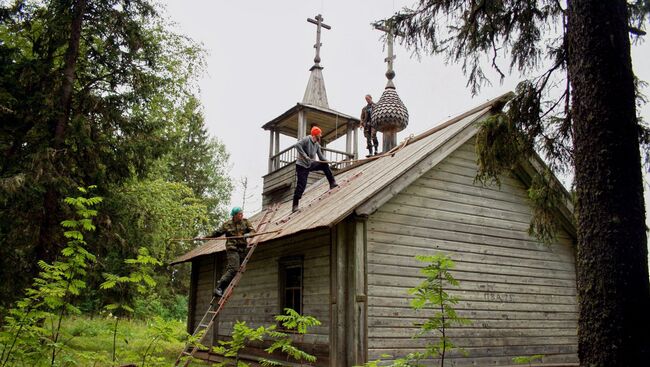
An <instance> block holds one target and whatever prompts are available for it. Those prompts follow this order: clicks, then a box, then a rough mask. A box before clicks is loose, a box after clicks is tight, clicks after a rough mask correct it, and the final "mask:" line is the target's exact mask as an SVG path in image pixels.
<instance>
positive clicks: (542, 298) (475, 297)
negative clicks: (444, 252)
mask: <svg viewBox="0 0 650 367" xmlns="http://www.w3.org/2000/svg"><path fill="white" fill-rule="evenodd" d="M406 290H407V289H406V288H386V289H383V290H381V291H378V292H375V293H371V294H372V295H373V297H374V298H373V300H375V301H376V303H372V304H373V305H377V306H381V305H384V304H389V303H391V301H392V300H394V299H404V297H405V296H406V295H407V292H406ZM447 293H448V294H450V295H452V296H456V297H458V298H460V300H461V301H465V302H469V301H486V302H496V303H530V304H535V303H544V304H545V305H576V297H575V296H560V295H538V294H531V293H513V292H510V291H507V292H485V291H466V290H447ZM410 298H411V297H408V299H410ZM383 302H385V303H383ZM542 309H543V308H542Z"/></svg>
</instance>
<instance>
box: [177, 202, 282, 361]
mask: <svg viewBox="0 0 650 367" xmlns="http://www.w3.org/2000/svg"><path fill="white" fill-rule="evenodd" d="M279 206H280V204H274V205H273V206H272V207H271V208H269V209H267V210H266V212H264V215H263V216H262V219H261V220H260V223H259V224H258V225H257V229H256V231H257V232H263V231H264V229H265V228H266V226H267V225H268V224H269V223H271V219H273V216H274V215H275V213H276V211H277V210H278V207H279ZM260 238H261V236H257V237H255V239H254V240H253V243H252V244H250V245H249V250H248V253H247V254H246V257H245V258H244V260H243V261H242V263H241V266H240V267H239V270H238V271H237V273H236V274H235V276H234V278H233V279H232V281H230V284H229V285H228V288H226V290H225V291H224V292H223V296H221V297H215V296H213V297H212V300H211V301H210V306H208V310H207V311H206V312H205V314H204V315H203V317H202V318H201V321H199V324H198V326H197V327H196V329H195V330H194V332H193V333H192V337H191V338H190V340H189V341H188V342H187V344H185V347H184V348H183V351H182V352H181V354H180V355H179V356H178V358H177V359H176V363H174V366H179V365H180V364H181V362H184V363H183V367H187V366H188V365H189V364H190V362H192V360H193V357H194V354H196V352H197V351H199V349H200V348H199V347H198V345H197V344H201V341H202V340H203V339H204V338H205V336H206V333H205V332H207V330H208V329H210V327H212V325H213V324H214V320H215V319H216V318H217V315H219V312H221V310H222V309H223V308H224V306H225V305H226V303H227V302H228V299H229V298H230V296H231V295H232V292H233V290H234V289H235V287H237V285H238V284H239V280H240V279H241V277H242V275H243V274H244V272H245V271H246V264H248V261H249V260H250V258H251V256H252V255H253V252H255V248H256V247H257V244H258V243H259V242H260ZM215 301H216V302H215ZM201 333H203V334H202V335H201ZM199 335H200V336H199ZM197 337H198V338H199V339H198V340H196V341H193V340H195V339H196V338H197Z"/></svg>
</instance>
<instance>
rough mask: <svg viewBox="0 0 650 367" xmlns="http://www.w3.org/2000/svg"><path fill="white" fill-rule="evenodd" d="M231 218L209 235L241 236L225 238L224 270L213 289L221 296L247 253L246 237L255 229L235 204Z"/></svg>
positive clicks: (216, 294) (215, 293)
mask: <svg viewBox="0 0 650 367" xmlns="http://www.w3.org/2000/svg"><path fill="white" fill-rule="evenodd" d="M230 215H231V217H232V219H231V220H228V221H226V222H224V223H223V224H222V225H221V228H219V229H218V230H216V231H214V232H213V233H212V235H211V236H210V237H219V236H221V235H224V234H225V235H226V237H241V238H228V239H227V240H226V259H227V260H228V262H227V264H226V272H225V273H224V274H223V276H221V279H219V281H218V282H217V287H216V288H215V289H214V295H215V296H218V297H221V296H222V295H223V291H224V290H225V289H226V288H227V287H228V285H229V284H230V281H231V280H232V278H234V277H235V274H237V270H239V265H240V264H241V261H242V260H244V257H246V253H247V246H248V242H247V238H246V237H248V236H250V235H251V234H253V233H255V229H254V228H253V225H252V224H251V222H250V221H249V220H248V219H246V218H244V212H243V210H242V209H241V208H240V207H238V206H236V207H234V208H232V210H231V211H230Z"/></svg>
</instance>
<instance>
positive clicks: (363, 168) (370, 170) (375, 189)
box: [172, 93, 511, 264]
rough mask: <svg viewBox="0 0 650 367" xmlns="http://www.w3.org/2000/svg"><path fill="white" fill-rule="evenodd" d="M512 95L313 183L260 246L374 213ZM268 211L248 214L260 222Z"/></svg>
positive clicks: (197, 252) (205, 251) (216, 247)
mask: <svg viewBox="0 0 650 367" xmlns="http://www.w3.org/2000/svg"><path fill="white" fill-rule="evenodd" d="M510 96H511V93H508V94H504V95H502V96H500V97H498V98H495V99H493V100H491V101H488V102H486V103H484V104H482V105H480V106H477V107H475V108H473V109H471V110H469V111H467V112H465V113H463V114H461V115H459V116H457V117H455V118H452V119H451V120H449V121H447V122H445V123H443V124H440V125H438V126H436V127H433V128H431V129H429V130H428V131H425V132H424V133H422V134H420V135H418V136H412V137H409V138H407V139H405V141H403V142H402V143H401V144H398V148H397V149H396V150H395V151H394V154H391V155H382V156H377V157H373V158H371V159H366V160H360V161H359V162H357V163H355V164H353V165H352V166H350V167H347V168H346V169H345V170H343V171H341V172H339V173H337V174H336V180H337V182H338V183H339V184H340V187H339V188H337V189H334V190H331V191H330V190H329V185H328V183H327V181H326V180H325V179H322V180H321V181H319V182H316V183H315V184H313V185H312V186H310V187H308V189H307V191H306V192H305V194H304V196H303V197H302V199H301V201H300V210H299V211H298V212H296V213H291V206H292V203H291V202H290V201H289V202H286V203H283V204H282V205H281V206H280V207H279V208H278V211H277V212H276V214H275V216H274V218H273V220H272V222H271V223H269V224H268V226H267V227H266V229H265V231H273V230H281V231H280V232H278V233H271V234H268V235H264V236H262V238H261V239H260V244H262V243H263V242H267V241H270V240H274V239H278V238H282V237H286V236H290V235H293V234H296V233H300V232H305V231H308V230H312V229H316V228H324V227H332V226H334V225H336V224H337V223H339V222H340V221H342V220H343V219H345V218H346V217H347V216H348V215H350V214H352V213H353V212H354V213H356V214H357V215H369V214H371V213H373V212H374V211H375V210H376V209H377V208H379V207H380V206H381V205H383V204H384V203H385V202H386V201H388V200H389V199H390V198H391V197H392V196H394V195H396V194H397V193H399V192H400V191H401V190H402V189H403V188H405V187H406V186H408V185H409V184H411V183H412V182H413V181H415V180H416V179H417V178H418V177H420V176H421V175H422V174H424V173H425V172H427V171H429V170H430V169H431V168H433V167H434V166H435V165H436V164H438V163H439V162H440V161H442V160H443V159H444V158H445V157H447V155H449V154H450V153H451V152H453V151H454V150H455V149H456V148H458V147H459V146H460V145H462V144H463V143H465V142H466V141H467V140H468V139H470V138H471V137H472V136H474V134H475V132H476V129H477V127H476V122H478V121H479V120H481V119H482V118H484V117H486V116H487V115H489V113H490V111H491V110H492V109H493V108H501V107H502V106H503V104H504V103H505V102H504V101H505V100H507V99H508V98H510ZM262 214H263V213H257V214H256V215H254V216H253V217H251V218H249V219H250V220H251V221H252V222H253V225H255V226H257V221H259V220H260V218H261V217H262ZM224 250H225V241H223V240H214V241H210V242H207V243H205V244H204V245H202V246H200V247H197V248H196V249H194V250H192V251H190V252H188V253H186V254H185V255H182V256H180V257H178V258H177V259H175V260H174V261H173V262H172V264H176V263H182V262H186V261H190V260H192V259H194V258H196V257H199V256H204V255H210V254H213V253H216V252H220V251H224Z"/></svg>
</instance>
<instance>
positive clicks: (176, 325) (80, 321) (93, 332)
mask: <svg viewBox="0 0 650 367" xmlns="http://www.w3.org/2000/svg"><path fill="white" fill-rule="evenodd" d="M114 327H115V319H114V318H112V317H96V318H89V317H85V316H80V317H69V318H67V319H65V320H64V322H63V329H64V331H63V334H64V335H68V336H69V337H70V338H71V339H69V341H67V343H66V344H67V345H68V347H67V348H66V351H65V352H64V354H62V356H61V359H60V361H61V362H63V363H61V364H62V365H67V363H65V360H66V359H69V358H70V357H73V356H74V357H73V358H74V359H75V361H69V362H72V363H71V364H70V365H78V366H95V367H104V366H121V365H126V364H134V365H136V366H172V365H173V364H174V362H175V361H176V358H177V357H178V355H179V353H180V352H181V351H182V349H183V347H184V346H185V342H184V338H185V323H184V322H181V321H164V320H162V319H153V320H150V321H140V320H126V319H120V320H119V322H118V326H117V338H116V353H115V354H116V358H115V359H116V361H115V364H114V363H113V358H112V355H113V330H114ZM64 356H67V357H64ZM145 356H146V358H145ZM143 358H144V363H143ZM192 365H196V364H195V363H192Z"/></svg>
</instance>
